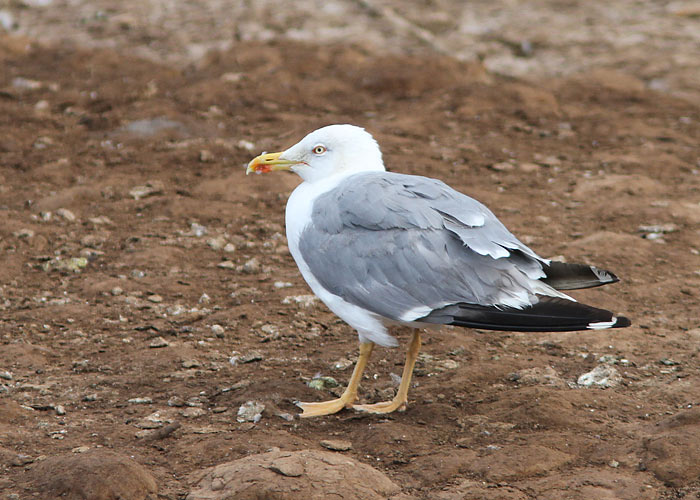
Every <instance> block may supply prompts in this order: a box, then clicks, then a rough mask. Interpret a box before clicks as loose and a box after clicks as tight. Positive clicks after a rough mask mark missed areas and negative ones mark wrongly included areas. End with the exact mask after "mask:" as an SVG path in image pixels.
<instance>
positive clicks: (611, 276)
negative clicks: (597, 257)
mask: <svg viewBox="0 0 700 500" xmlns="http://www.w3.org/2000/svg"><path fill="white" fill-rule="evenodd" d="M589 267H590V268H591V272H592V273H593V274H595V275H596V276H597V277H598V279H600V282H601V283H600V284H601V285H608V284H610V283H617V282H619V281H620V278H618V277H617V275H616V274H615V273H612V272H610V271H608V270H607V269H601V268H599V267H596V266H589Z"/></svg>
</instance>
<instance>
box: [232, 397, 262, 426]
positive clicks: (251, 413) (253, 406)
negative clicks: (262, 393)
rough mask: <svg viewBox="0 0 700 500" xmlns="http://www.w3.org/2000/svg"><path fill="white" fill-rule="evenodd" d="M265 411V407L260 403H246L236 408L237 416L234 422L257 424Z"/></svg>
mask: <svg viewBox="0 0 700 500" xmlns="http://www.w3.org/2000/svg"><path fill="white" fill-rule="evenodd" d="M264 411H265V405H264V404H262V403H261V402H260V401H248V402H247V403H244V404H242V405H241V407H240V408H238V416H237V417H236V420H238V421H239V422H253V423H258V422H260V419H261V418H262V412H264Z"/></svg>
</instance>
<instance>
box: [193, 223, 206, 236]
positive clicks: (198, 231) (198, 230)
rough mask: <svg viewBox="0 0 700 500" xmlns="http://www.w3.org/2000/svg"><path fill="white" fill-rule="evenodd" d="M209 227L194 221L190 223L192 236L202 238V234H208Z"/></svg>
mask: <svg viewBox="0 0 700 500" xmlns="http://www.w3.org/2000/svg"><path fill="white" fill-rule="evenodd" d="M207 232H208V231H207V228H206V226H203V225H201V224H199V223H197V222H193V223H191V224H190V234H191V235H192V236H196V237H197V238H201V237H202V236H204V235H206V234H207Z"/></svg>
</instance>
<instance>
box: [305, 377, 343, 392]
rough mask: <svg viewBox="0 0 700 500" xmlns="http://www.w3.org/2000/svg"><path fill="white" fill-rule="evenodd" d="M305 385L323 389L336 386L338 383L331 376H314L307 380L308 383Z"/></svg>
mask: <svg viewBox="0 0 700 500" xmlns="http://www.w3.org/2000/svg"><path fill="white" fill-rule="evenodd" d="M307 385H308V386H309V387H311V388H312V389H316V390H317V391H323V390H326V389H333V388H334V387H338V386H339V385H340V384H339V383H338V381H337V380H336V379H334V378H333V377H314V378H312V379H311V380H309V383H308V384H307Z"/></svg>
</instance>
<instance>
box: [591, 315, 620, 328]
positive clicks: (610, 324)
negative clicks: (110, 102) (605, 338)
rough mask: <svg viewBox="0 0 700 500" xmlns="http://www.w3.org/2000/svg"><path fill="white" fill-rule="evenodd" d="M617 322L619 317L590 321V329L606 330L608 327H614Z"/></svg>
mask: <svg viewBox="0 0 700 500" xmlns="http://www.w3.org/2000/svg"><path fill="white" fill-rule="evenodd" d="M616 324H617V318H616V317H615V316H613V317H612V320H610V321H598V322H597V323H588V329H590V330H604V329H606V328H612V327H613V326H615V325H616Z"/></svg>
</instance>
